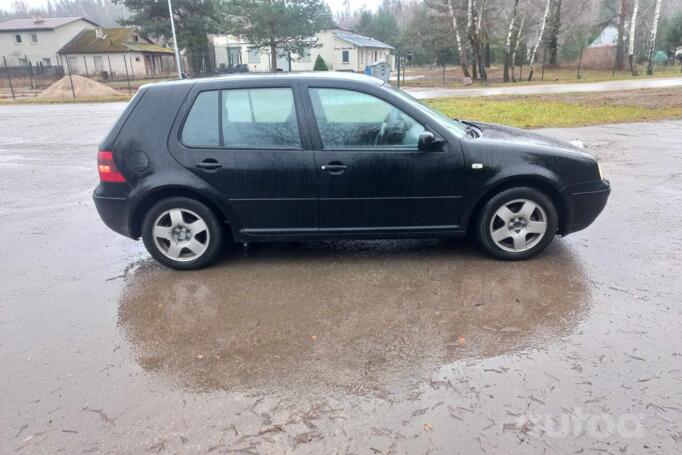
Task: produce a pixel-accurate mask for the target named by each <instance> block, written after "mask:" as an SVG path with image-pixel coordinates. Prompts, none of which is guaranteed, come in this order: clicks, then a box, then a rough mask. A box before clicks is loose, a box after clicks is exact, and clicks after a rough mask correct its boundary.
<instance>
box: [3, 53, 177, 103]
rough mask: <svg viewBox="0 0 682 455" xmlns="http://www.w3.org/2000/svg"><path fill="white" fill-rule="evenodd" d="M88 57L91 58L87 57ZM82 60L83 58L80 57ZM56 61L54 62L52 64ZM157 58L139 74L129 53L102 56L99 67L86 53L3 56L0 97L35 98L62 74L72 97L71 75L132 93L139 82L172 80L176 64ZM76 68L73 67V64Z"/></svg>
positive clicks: (175, 72)
mask: <svg viewBox="0 0 682 455" xmlns="http://www.w3.org/2000/svg"><path fill="white" fill-rule="evenodd" d="M90 58H92V57H91V56H90ZM81 59H82V60H81ZM53 61H54V62H57V64H56V65H53V64H51V63H52V62H53ZM169 61H170V59H168V60H161V59H159V63H160V64H159V65H156V64H154V65H153V66H152V65H149V66H150V67H151V68H149V69H151V71H150V70H149V69H148V65H147V62H146V61H145V62H144V67H145V71H144V72H142V74H140V72H141V71H139V66H140V65H139V61H138V65H137V66H138V71H137V73H138V74H136V71H135V68H134V64H133V60H132V58H131V57H130V56H126V55H125V54H123V55H117V56H103V57H101V60H100V61H98V63H99V65H98V67H95V65H93V64H92V63H90V65H88V60H87V58H86V57H85V56H82V57H75V58H74V57H70V58H65V57H64V56H61V55H56V56H55V58H54V59H52V58H44V59H42V61H39V62H37V63H34V62H32V61H31V60H30V59H29V58H28V57H17V56H16V55H12V56H2V58H0V99H3V98H4V99H9V98H11V99H13V100H16V99H26V98H31V97H35V96H36V95H38V94H39V93H40V92H41V91H42V90H44V89H46V88H47V87H49V86H50V85H52V84H53V83H55V82H57V81H59V80H60V79H62V78H63V77H65V76H68V77H69V80H70V83H71V92H72V94H73V98H78V91H77V90H74V86H73V79H72V76H74V75H78V76H82V77H86V78H88V79H91V80H95V81H97V82H101V83H103V84H105V85H108V86H110V87H112V88H114V89H116V90H119V91H121V93H122V94H125V93H128V94H132V92H133V90H136V89H137V88H138V87H139V85H141V84H143V83H145V82H146V81H150V80H160V79H171V78H174V77H175V75H176V74H177V71H176V69H175V63H174V61H173V64H172V65H171V64H169V63H168V62H169ZM76 64H77V67H75V68H74V66H76Z"/></svg>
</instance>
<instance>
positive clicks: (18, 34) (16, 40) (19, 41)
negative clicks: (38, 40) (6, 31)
mask: <svg viewBox="0 0 682 455" xmlns="http://www.w3.org/2000/svg"><path fill="white" fill-rule="evenodd" d="M14 42H15V43H17V44H21V43H22V40H21V34H20V33H17V34H16V35H14Z"/></svg>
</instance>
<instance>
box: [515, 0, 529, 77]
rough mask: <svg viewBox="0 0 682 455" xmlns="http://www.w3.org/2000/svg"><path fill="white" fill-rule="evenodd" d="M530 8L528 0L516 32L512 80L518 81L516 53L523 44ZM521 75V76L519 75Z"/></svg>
mask: <svg viewBox="0 0 682 455" xmlns="http://www.w3.org/2000/svg"><path fill="white" fill-rule="evenodd" d="M529 8H530V0H526V7H525V8H524V9H523V16H521V23H520V24H519V29H518V30H517V32H516V39H514V41H515V43H514V50H513V51H512V55H511V70H512V72H511V79H512V82H516V74H515V72H514V65H516V54H517V53H518V51H519V45H520V44H521V37H522V36H523V30H524V26H525V25H526V17H527V16H528V9H529ZM519 77H520V76H519Z"/></svg>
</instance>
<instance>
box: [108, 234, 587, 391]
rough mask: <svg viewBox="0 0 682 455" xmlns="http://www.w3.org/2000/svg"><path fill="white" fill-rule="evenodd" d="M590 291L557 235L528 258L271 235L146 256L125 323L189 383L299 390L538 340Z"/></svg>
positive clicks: (575, 310) (138, 342)
mask: <svg viewBox="0 0 682 455" xmlns="http://www.w3.org/2000/svg"><path fill="white" fill-rule="evenodd" d="M589 302H590V295H589V288H588V286H587V284H586V280H585V278H584V275H583V272H582V270H581V266H580V263H579V262H578V261H577V260H576V258H575V257H574V255H573V254H572V252H571V251H570V250H569V249H568V248H566V247H565V246H562V245H560V244H558V245H557V243H555V244H554V245H553V246H551V247H550V249H549V250H548V251H547V253H546V254H544V255H542V256H541V257H540V258H537V259H535V260H531V261H526V262H519V263H509V262H497V261H494V260H490V259H487V258H484V257H482V256H481V255H480V253H478V252H477V251H476V250H474V249H472V248H471V247H469V246H465V245H462V244H459V243H447V242H439V241H431V240H429V241H416V240H415V241H391V242H387V241H377V242H360V241H353V242H325V243H310V244H262V245H254V246H253V248H252V249H250V250H249V251H246V252H237V253H231V254H227V255H226V257H225V259H224V260H223V261H222V262H221V263H220V264H218V265H216V266H213V267H212V268H209V269H206V270H201V271H197V272H184V273H180V272H174V271H170V270H167V269H163V268H160V267H159V266H157V265H155V264H154V263H152V262H146V263H144V264H143V265H142V266H140V267H139V268H137V269H136V270H135V271H134V272H132V273H131V275H129V276H128V278H127V280H126V289H125V291H124V292H123V294H122V297H121V301H120V304H119V326H120V327H121V328H122V330H123V333H124V334H125V337H126V339H127V340H128V341H129V343H130V345H131V350H132V352H133V355H134V357H135V360H136V362H137V363H138V364H139V365H140V366H141V367H142V368H143V369H144V370H146V371H148V372H150V373H153V374H155V375H159V376H161V377H162V378H163V379H164V380H166V381H170V382H172V383H174V384H177V385H178V386H179V387H181V388H188V389H190V390H198V391H212V390H242V391H249V390H260V391H266V390H267V391H271V392H275V391H277V390H280V391H288V393H290V394H299V396H300V394H303V395H310V394H314V393H315V392H320V393H326V392H330V391H332V390H346V391H351V392H352V391H371V390H372V389H373V388H374V387H377V386H378V385H380V384H381V385H383V386H389V387H391V388H392V389H394V390H395V389H396V387H397V388H400V386H401V384H410V383H416V382H418V381H420V380H423V379H427V378H429V377H430V374H431V372H432V371H433V370H434V369H435V368H438V367H440V366H442V365H445V364H448V363H452V362H454V361H457V360H460V359H463V358H470V357H488V356H495V355H499V354H503V353H507V352H510V351H513V350H516V349H520V348H525V347H533V346H542V345H543V344H545V343H546V342H547V340H548V339H551V338H556V337H558V336H561V335H562V334H564V333H566V332H568V331H570V330H572V328H573V327H574V326H575V325H576V323H577V321H579V320H580V319H581V318H582V316H583V315H584V313H585V312H586V310H587V308H588V306H589Z"/></svg>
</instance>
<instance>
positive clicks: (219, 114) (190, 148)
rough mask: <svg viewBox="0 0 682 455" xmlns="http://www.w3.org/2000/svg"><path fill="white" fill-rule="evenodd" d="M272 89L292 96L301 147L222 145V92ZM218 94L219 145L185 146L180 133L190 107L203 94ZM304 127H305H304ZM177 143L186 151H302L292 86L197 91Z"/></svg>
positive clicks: (294, 92)
mask: <svg viewBox="0 0 682 455" xmlns="http://www.w3.org/2000/svg"><path fill="white" fill-rule="evenodd" d="M273 88H287V89H289V90H291V94H292V101H293V102H294V114H295V115H296V126H297V128H298V136H299V139H300V141H301V146H300V147H279V146H269V147H234V146H226V145H224V140H223V113H222V111H223V109H222V107H223V106H222V104H221V103H222V99H223V94H222V92H223V90H254V89H273ZM215 91H217V92H218V106H217V108H218V128H220V131H218V141H219V144H218V145H216V146H203V145H188V144H185V143H184V142H183V140H182V132H183V130H184V129H185V122H187V118H188V117H189V114H190V112H191V111H192V107H193V106H194V103H195V102H196V100H197V98H198V97H199V95H200V94H202V93H204V92H215ZM304 126H305V125H304ZM177 141H178V143H179V144H180V145H181V146H182V147H183V148H186V149H189V150H253V151H268V150H277V151H304V150H306V149H305V146H304V138H303V134H302V131H301V121H300V118H299V115H298V106H296V90H295V88H294V85H293V84H291V85H288V84H282V85H272V86H244V87H241V86H240V87H227V88H225V87H215V88H213V87H212V88H206V89H204V90H198V91H197V92H196V94H195V95H194V97H193V98H192V100H191V101H190V102H189V106H188V107H187V112H185V114H184V118H183V119H182V122H181V123H180V125H179V128H178V134H177Z"/></svg>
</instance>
